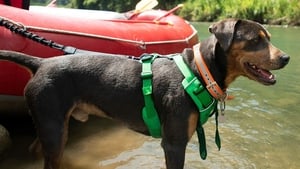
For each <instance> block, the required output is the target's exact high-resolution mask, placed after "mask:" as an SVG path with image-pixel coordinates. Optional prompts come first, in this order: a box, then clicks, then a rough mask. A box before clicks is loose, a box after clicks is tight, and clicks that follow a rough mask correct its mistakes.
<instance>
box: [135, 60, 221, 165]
mask: <svg viewBox="0 0 300 169" xmlns="http://www.w3.org/2000/svg"><path fill="white" fill-rule="evenodd" d="M157 57H159V55H158V54H145V55H143V56H142V58H141V61H142V73H141V76H142V80H143V95H144V101H145V107H144V108H143V111H142V115H143V120H144V122H145V124H146V126H147V127H148V129H149V132H150V134H151V136H152V137H155V138H160V137H161V125H160V120H159V117H158V114H157V111H156V109H155V106H154V103H153V99H152V76H153V75H152V69H151V65H152V62H153V61H154V60H155V59H156V58H157ZM168 58H169V59H172V60H174V61H175V63H176V65H177V66H178V68H179V69H180V71H181V73H182V74H183V76H184V77H185V78H184V80H183V81H182V86H183V88H184V89H185V91H186V92H187V93H188V94H189V96H190V97H191V99H192V100H193V101H194V103H195V104H196V106H197V108H198V110H199V114H200V115H199V121H198V125H197V128H196V131H197V136H198V141H199V144H200V148H199V151H200V157H201V158H202V159H206V156H207V150H206V141H205V133H204V129H203V127H202V125H203V124H204V123H206V122H207V120H208V118H209V117H210V116H211V115H212V114H213V113H215V117H216V135H215V143H216V145H217V147H218V149H219V150H220V148H221V140H220V136H219V131H218V108H217V105H218V101H217V100H216V99H214V98H213V97H212V96H211V95H210V94H209V92H208V91H207V90H206V88H205V87H204V86H203V85H202V83H201V82H200V81H199V80H198V79H197V77H196V76H195V75H194V74H193V72H192V71H191V70H190V68H189V67H188V66H187V65H186V64H185V62H184V60H183V58H182V56H181V55H180V54H176V55H170V56H169V57H168Z"/></svg>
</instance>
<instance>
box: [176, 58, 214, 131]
mask: <svg viewBox="0 0 300 169" xmlns="http://www.w3.org/2000/svg"><path fill="white" fill-rule="evenodd" d="M174 61H175V63H176V64H177V67H178V68H179V69H180V71H181V72H182V74H183V76H184V77H185V79H184V80H183V81H182V85H183V88H184V90H185V91H186V92H187V93H188V94H189V95H190V97H191V98H192V100H193V101H194V103H195V104H196V105H197V108H198V111H199V113H200V116H199V117H200V124H201V125H202V124H204V123H205V122H207V120H208V118H209V117H210V115H211V114H212V113H214V110H215V107H216V106H217V101H216V100H215V99H214V98H213V97H211V95H210V94H209V92H208V91H207V90H206V89H205V87H204V86H203V85H202V84H201V82H200V81H199V80H198V79H197V77H195V75H194V74H193V73H192V71H191V70H190V68H189V67H188V66H187V65H186V64H185V62H184V60H183V58H182V56H181V55H175V56H174Z"/></svg>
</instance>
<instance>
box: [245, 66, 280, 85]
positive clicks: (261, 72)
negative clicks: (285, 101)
mask: <svg viewBox="0 0 300 169" xmlns="http://www.w3.org/2000/svg"><path fill="white" fill-rule="evenodd" d="M244 66H245V68H246V71H247V72H248V73H249V74H250V75H251V77H253V78H254V79H255V80H256V81H258V82H260V83H262V84H264V85H274V84H275V83H276V79H275V76H274V75H273V74H272V73H271V72H270V71H269V70H266V69H262V68H259V67H258V66H257V65H255V64H253V63H249V62H246V63H244Z"/></svg>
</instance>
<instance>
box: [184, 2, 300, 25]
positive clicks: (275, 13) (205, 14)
mask: <svg viewBox="0 0 300 169" xmlns="http://www.w3.org/2000/svg"><path fill="white" fill-rule="evenodd" d="M184 5H185V7H184V9H182V10H181V11H180V13H179V15H180V16H182V17H184V18H186V19H188V20H191V21H215V20H219V19H223V18H229V17H232V18H242V19H250V20H254V21H258V22H260V23H274V24H294V25H299V24H300V1H299V0H247V1H245V0H187V1H186V2H185V3H184Z"/></svg>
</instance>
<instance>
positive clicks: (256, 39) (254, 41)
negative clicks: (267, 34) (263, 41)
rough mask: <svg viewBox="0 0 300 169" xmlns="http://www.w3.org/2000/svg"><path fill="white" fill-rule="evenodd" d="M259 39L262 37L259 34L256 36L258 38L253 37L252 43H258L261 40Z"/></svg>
mask: <svg viewBox="0 0 300 169" xmlns="http://www.w3.org/2000/svg"><path fill="white" fill-rule="evenodd" d="M259 40H260V37H259V36H258V37H256V38H253V39H251V40H250V43H252V44H256V43H258V42H259Z"/></svg>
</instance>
